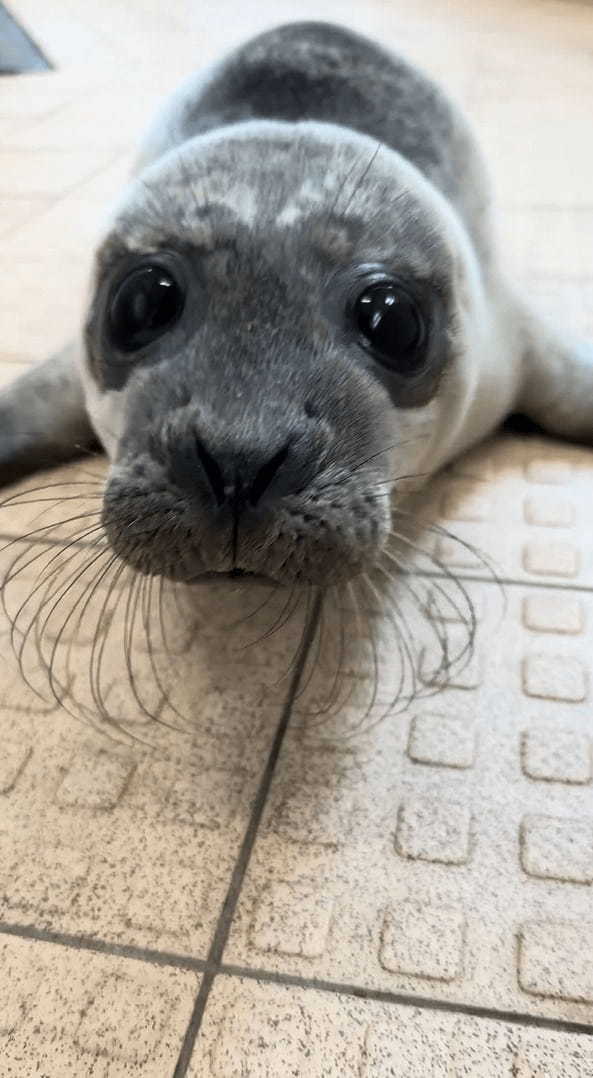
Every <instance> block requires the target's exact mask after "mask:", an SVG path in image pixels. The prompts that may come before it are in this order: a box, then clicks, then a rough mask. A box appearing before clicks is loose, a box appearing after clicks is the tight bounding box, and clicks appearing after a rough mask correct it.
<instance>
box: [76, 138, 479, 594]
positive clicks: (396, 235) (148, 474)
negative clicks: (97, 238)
mask: <svg viewBox="0 0 593 1078" xmlns="http://www.w3.org/2000/svg"><path fill="white" fill-rule="evenodd" d="M455 222H456V219H455V218H454V215H453V214H452V213H451V211H450V210H449V209H448V208H447V204H446V202H445V200H444V199H442V198H441V197H440V196H439V195H438V194H437V192H436V191H435V190H434V189H433V188H432V187H431V185H430V184H429V183H428V182H427V181H425V180H423V179H422V177H421V176H420V174H419V173H418V172H417V171H416V169H414V167H413V166H411V165H409V164H407V163H406V162H405V161H404V160H403V159H402V158H401V157H399V155H397V154H396V153H394V152H392V151H391V150H389V149H387V148H386V147H384V146H380V147H379V146H378V145H377V144H376V143H375V142H373V141H372V140H370V139H368V138H367V137H366V136H363V135H358V134H356V133H354V132H352V133H350V132H345V131H344V130H343V129H341V128H337V127H332V126H331V125H323V124H315V123H302V124H296V125H295V124H290V125H289V124H281V123H271V122H261V123H260V122H257V123H256V122H253V123H248V124H244V125H237V126H236V127H235V128H232V127H227V128H226V129H221V130H220V131H218V132H217V133H214V134H211V135H206V136H200V137H197V138H195V139H193V140H192V141H190V142H187V143H185V144H184V145H183V146H181V147H180V148H177V149H174V150H171V151H170V152H169V153H168V154H167V155H166V156H164V157H163V158H162V159H160V160H159V161H158V162H156V163H155V164H154V165H152V166H150V167H149V168H148V169H147V170H146V171H144V172H143V173H142V174H141V176H140V177H139V178H138V179H136V180H135V181H134V182H133V183H132V185H131V186H130V187H129V188H128V189H127V191H126V193H125V195H124V198H123V200H122V202H121V203H120V204H119V206H118V208H117V210H116V212H115V215H114V218H113V221H112V225H111V227H110V231H109V234H108V236H107V238H106V239H105V241H104V243H103V244H102V246H101V248H100V250H99V253H98V257H97V262H96V269H95V284H94V296H93V301H92V304H91V309H90V313H89V317H88V321H87V325H86V331H85V340H86V349H85V352H86V355H85V360H84V362H85V365H86V367H85V386H86V394H87V407H88V410H89V413H90V415H91V417H92V420H93V423H94V425H95V427H96V429H97V432H98V434H99V436H100V438H101V440H102V442H103V443H104V445H105V446H106V448H107V450H108V453H109V455H110V458H111V470H110V475H109V479H108V483H107V487H106V492H105V499H104V510H103V519H104V524H105V527H106V531H107V534H108V537H109V540H110V542H111V544H112V546H113V548H114V550H115V551H116V552H117V553H119V554H120V555H121V556H122V557H123V558H124V559H125V560H126V561H127V562H129V563H130V564H132V565H133V566H135V567H136V568H137V569H138V570H140V571H141V572H144V573H149V574H162V575H164V576H168V577H171V578H175V579H179V580H185V581H190V580H196V579H198V578H200V577H204V576H211V575H212V574H235V575H238V576H240V575H247V574H255V575H257V576H264V577H266V578H269V579H271V580H273V581H276V582H278V583H281V584H284V583H286V584H292V583H305V584H307V583H309V584H311V583H315V584H320V583H331V582H334V581H338V580H341V579H347V578H349V577H352V576H354V575H356V574H358V573H360V572H361V571H363V570H364V569H368V568H369V567H370V566H372V564H373V563H374V562H375V560H376V559H377V558H378V557H379V555H380V553H381V551H382V550H383V548H384V546H385V544H386V542H387V539H388V536H389V533H390V528H391V495H392V491H393V488H394V487H395V488H396V489H397V481H398V478H399V477H409V476H411V475H414V474H417V473H420V472H422V470H423V466H424V464H425V462H426V461H427V460H428V459H430V461H431V467H434V466H436V464H438V459H437V457H436V456H435V452H434V444H435V440H438V439H439V438H443V436H444V420H445V417H446V420H447V424H448V426H449V427H455V424H456V422H457V421H458V418H459V415H460V414H461V411H462V409H463V397H464V393H465V392H466V390H467V381H468V379H467V375H464V376H463V377H461V375H460V366H461V365H462V364H463V362H464V356H465V353H466V351H467V349H466V347H465V345H464V343H463V341H464V334H465V332H466V321H465V306H464V305H465V304H466V303H467V302H468V301H467V295H468V289H469V288H470V283H468V282H469V281H470V277H471V273H470V270H468V258H469V255H467V252H466V251H465V249H464V247H463V243H462V239H460V237H463V231H462V229H461V226H459V225H456V223H455Z"/></svg>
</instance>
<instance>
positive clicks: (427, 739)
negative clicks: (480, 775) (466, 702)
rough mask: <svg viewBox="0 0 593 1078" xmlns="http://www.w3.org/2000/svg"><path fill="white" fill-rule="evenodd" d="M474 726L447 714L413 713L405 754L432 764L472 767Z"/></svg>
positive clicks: (417, 760)
mask: <svg viewBox="0 0 593 1078" xmlns="http://www.w3.org/2000/svg"><path fill="white" fill-rule="evenodd" d="M475 747H476V734H475V728H474V725H473V724H472V723H471V722H468V721H467V720H466V719H463V718H456V717H455V716H452V715H447V714H438V713H437V714H423V715H416V716H415V717H414V718H413V719H412V722H411V725H410V738H409V741H408V756H409V757H410V759H411V760H414V761H415V762H416V763H419V764H432V765H433V766H434V767H471V766H472V764H473V762H474V756H475Z"/></svg>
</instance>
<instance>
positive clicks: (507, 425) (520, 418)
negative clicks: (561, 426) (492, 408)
mask: <svg viewBox="0 0 593 1078" xmlns="http://www.w3.org/2000/svg"><path fill="white" fill-rule="evenodd" d="M502 429H503V430H506V431H508V432H509V433H510V434H528V435H529V434H537V435H539V436H545V431H544V429H543V427H540V426H539V424H538V423H536V422H535V421H534V420H533V419H530V418H529V416H526V415H521V414H520V413H519V412H513V413H512V415H510V416H508V417H507V419H505V421H504V423H503V425H502Z"/></svg>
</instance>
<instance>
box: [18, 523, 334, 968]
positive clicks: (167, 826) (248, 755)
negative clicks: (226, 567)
mask: <svg viewBox="0 0 593 1078" xmlns="http://www.w3.org/2000/svg"><path fill="white" fill-rule="evenodd" d="M31 508H34V509H35V511H36V512H37V513H38V512H39V506H38V505H36V506H34V507H31ZM41 508H42V509H43V506H42V507H41ZM15 551H16V556H17V557H18V556H20V554H19V551H20V546H19V544H14V545H11V546H10V547H6V548H5V551H4V555H2V554H1V553H0V574H2V572H6V565H8V571H9V572H12V573H13V574H14V575H13V576H12V578H11V579H10V580H9V583H8V584H7V585H6V586H5V589H4V601H5V602H6V604H7V609H9V610H11V611H13V612H16V613H15V616H16V614H18V611H19V610H21V611H22V617H23V621H22V622H21V621H20V620H19V617H17V632H16V635H15V638H14V640H13V644H14V645H15V646H16V647H17V650H18V649H20V648H21V636H20V635H19V633H20V632H21V631H22V632H23V634H24V637H23V638H24V639H25V646H24V648H23V649H22V653H21V662H22V667H23V674H24V675H25V676H26V677H27V679H28V680H29V682H30V687H27V685H26V684H25V682H24V680H23V674H21V672H20V671H19V668H18V661H17V657H16V656H15V655H14V654H13V649H12V646H11V642H10V637H9V635H8V634H7V628H8V626H7V625H6V624H4V623H3V622H2V621H1V619H0V631H2V630H3V631H4V634H5V635H4V638H3V644H2V659H1V660H0V664H1V665H2V668H3V677H2V681H1V683H0V684H1V690H0V732H1V737H2V742H3V744H4V746H5V751H4V753H3V755H2V760H1V761H0V800H1V801H2V806H1V807H2V812H1V820H0V920H4V921H17V922H18V921H19V920H22V919H26V921H27V922H30V921H31V919H33V920H34V922H35V923H37V924H40V925H43V926H45V927H48V928H51V929H52V930H54V931H65V932H69V933H81V934H84V935H91V936H103V937H106V938H108V939H112V940H115V941H119V942H122V941H125V942H133V943H136V944H138V945H144V946H150V947H155V946H159V945H160V946H162V947H164V948H165V949H166V950H170V949H175V950H180V951H186V952H189V953H193V954H198V955H203V954H205V953H206V950H207V948H208V944H209V940H210V937H211V933H212V931H213V928H214V925H215V923H216V919H217V917H218V914H219V911H220V908H221V905H222V902H223V899H224V895H225V893H226V888H227V886H228V881H229V877H230V873H231V871H232V867H233V863H234V859H235V856H236V853H237V850H238V847H239V843H240V841H241V838H242V836H243V833H244V830H245V827H246V824H247V820H248V817H249V813H250V811H251V805H252V799H253V796H254V792H255V789H256V787H257V784H258V781H259V776H260V774H261V771H262V768H263V766H264V763H265V760H266V758H267V751H268V746H269V744H270V740H271V738H272V736H273V732H274V729H275V724H276V722H277V719H278V716H279V713H280V708H281V705H282V700H283V696H284V693H285V692H286V683H283V682H282V680H281V679H280V684H279V685H278V686H277V687H274V684H273V683H274V681H278V678H279V674H280V673H281V671H282V670H286V669H288V667H289V664H290V658H291V657H292V655H293V654H294V648H295V646H296V642H298V639H299V634H300V632H301V629H300V628H299V627H298V625H297V624H296V623H295V624H294V626H293V629H289V630H288V635H285V636H284V639H283V645H282V648H284V650H282V648H280V649H279V646H278V643H277V641H276V640H274V639H273V638H271V640H270V644H269V645H266V644H264V645H263V646H261V647H259V648H258V649H257V652H256V653H255V652H254V650H253V649H250V648H247V647H245V643H246V639H245V631H243V630H242V629H241V628H240V626H239V627H238V628H237V630H236V631H235V633H233V632H232V631H230V630H229V629H228V628H227V629H226V631H225V635H226V638H227V639H228V641H229V649H230V650H229V652H228V653H226V654H224V655H223V652H222V650H221V638H220V632H219V631H217V630H216V625H217V624H218V625H219V626H220V625H222V624H225V625H227V626H228V625H229V624H230V623H232V622H240V621H241V620H242V619H241V617H240V615H241V614H242V615H244V614H245V602H246V601H247V603H250V602H252V604H253V608H255V607H257V606H258V605H259V606H261V595H259V594H258V596H253V597H252V599H251V600H250V599H249V598H247V600H246V598H245V595H244V594H243V597H241V596H240V595H238V594H235V593H233V594H229V596H228V600H227V601H226V602H225V600H224V597H222V598H221V597H220V596H218V598H217V604H216V610H214V611H212V610H211V609H210V605H209V603H208V600H207V594H206V593H205V592H203V591H202V590H200V595H199V597H196V598H195V601H194V597H193V595H192V594H191V593H190V594H189V595H188V594H185V593H183V594H181V593H180V594H178V595H175V596H172V595H170V596H169V599H167V597H166V596H165V598H164V601H163V607H162V613H163V621H162V624H163V626H164V628H165V631H166V632H167V631H168V629H170V630H171V632H170V633H168V635H169V642H170V643H171V644H172V645H173V646H172V648H171V650H167V648H164V647H162V648H161V649H159V647H158V646H156V642H155V646H154V647H153V648H152V649H148V648H147V646H146V640H144V645H145V646H144V647H142V646H135V645H136V643H138V645H139V641H138V640H137V638H136V637H134V636H132V637H131V642H132V644H133V647H132V653H131V655H130V657H129V669H128V668H127V663H126V660H125V658H124V656H125V654H126V644H125V636H126V630H125V624H126V617H125V603H119V605H117V606H110V605H109V596H110V594H113V597H114V598H115V595H116V594H117V593H116V592H114V593H112V592H111V591H110V589H109V586H108V580H107V581H103V582H102V584H101V586H99V587H97V588H96V590H95V591H94V595H93V594H92V593H91V595H89V590H88V589H89V586H90V584H92V582H93V578H92V577H91V580H90V584H89V582H83V583H82V584H81V587H80V589H79V590H78V591H77V590H76V588H75V587H74V586H73V585H72V579H71V578H72V575H73V574H77V573H78V568H77V566H78V565H79V564H80V562H79V560H78V559H79V556H80V558H82V559H83V562H82V564H84V559H85V558H88V557H89V554H88V551H87V552H86V553H85V552H84V549H83V548H81V551H80V552H78V553H76V554H73V553H72V549H69V550H68V552H67V555H64V556H62V555H61V554H60V550H59V547H57V546H47V547H45V548H44V547H39V546H37V547H32V548H29V547H23V551H25V552H26V561H25V562H24V563H23V564H24V569H23V573H22V574H19V573H18V572H17V570H18V568H19V565H20V562H18V561H17V562H16V567H15V561H14V559H15ZM3 557H4V563H3V562H2V559H3ZM92 557H93V558H95V559H96V557H97V555H96V553H94V554H93V555H92ZM33 558H35V559H36V560H35V561H32V559H33ZM7 559H9V560H8V561H7ZM64 560H65V564H66V569H65V573H66V575H65V576H64V575H62V572H63V570H62V567H61V563H62V561H64ZM10 566H12V569H10ZM36 574H37V575H39V574H40V575H41V582H42V584H43V586H42V587H39V582H37V583H36ZM52 574H53V576H52ZM69 579H70V584H68V580H69ZM48 585H49V592H48V591H47V587H48ZM66 586H67V589H68V590H67V596H68V599H67V602H66V603H65V606H64V607H63V608H62V609H60V611H59V614H58V611H57V610H56V615H55V620H54V617H53V615H52V613H51V611H52V610H53V609H54V608H56V607H60V603H59V602H58V601H57V598H56V596H59V595H60V593H61V592H60V589H62V591H64V590H65V588H66ZM93 598H94V600H95V602H93V601H92V599H93ZM204 603H205V604H206V605H205V606H204ZM48 604H49V610H48ZM81 609H85V611H86V614H88V620H87V619H86V614H85V617H83V619H82V622H79V621H78V620H77V615H78V613H79V611H80V610H81ZM72 615H74V617H73V616H72ZM98 616H100V618H101V620H102V622H103V623H104V624H103V629H102V632H101V633H100V634H99V635H98V636H97V634H96V623H97V617H98ZM269 616H271V617H272V618H273V616H274V614H273V611H271V612H270V611H269V612H268V613H267V614H266V615H265V617H264V622H263V623H261V624H258V621H257V617H256V618H252V619H251V620H248V622H247V626H248V630H246V631H248V634H249V638H250V639H251V638H252V637H253V638H254V639H257V637H258V634H259V635H260V636H261V635H265V628H266V627H267V626H268V625H269V622H268V617H269ZM276 616H277V615H276ZM35 617H37V618H38V622H37V626H38V628H37V635H35V634H33V633H31V632H29V635H28V638H27V635H26V634H27V627H28V625H29V624H30V622H31V620H32V619H33V618H35ZM67 618H71V624H70V626H69V628H70V629H72V632H63V631H62V627H63V624H64V621H65V619H67ZM217 619H218V621H217ZM297 620H298V619H297ZM205 625H208V628H209V630H212V629H213V630H214V631H210V632H209V634H206V635H203V633H202V629H203V627H204V626H205ZM242 633H243V635H242ZM293 633H294V635H293ZM141 635H142V634H141ZM95 639H97V640H98V641H99V642H100V650H99V651H96V650H94V647H95V645H94V641H95ZM27 640H28V642H27ZM93 655H94V656H95V657H94V658H93ZM99 655H101V659H99ZM50 667H51V670H52V676H51V681H50V679H49V677H48V673H47V671H48V669H49V668H50ZM231 667H232V669H233V670H234V671H235V675H234V677H229V670H230V669H231ZM54 694H55V695H54ZM58 699H61V700H63V703H64V708H63V709H60V708H59V707H58ZM184 704H185V705H186V710H185V712H182V711H181V708H182V706H183V705H184ZM151 709H154V715H153V716H152V717H151V715H150V714H149V712H150V710H151ZM183 714H185V715H186V716H188V717H187V718H186V719H184V718H182V715H183ZM46 716H47V717H48V720H49V721H45V719H46ZM75 718H78V719H79V720H82V721H79V722H75V721H74V720H75ZM93 726H94V728H95V729H93ZM106 735H107V736H106ZM320 826H322V827H323V828H326V829H327V827H328V826H331V825H330V824H328V821H327V819H326V818H325V817H323V816H321V817H320ZM336 826H337V824H336ZM40 866H41V868H40ZM171 881H174V885H173V886H172V882H171Z"/></svg>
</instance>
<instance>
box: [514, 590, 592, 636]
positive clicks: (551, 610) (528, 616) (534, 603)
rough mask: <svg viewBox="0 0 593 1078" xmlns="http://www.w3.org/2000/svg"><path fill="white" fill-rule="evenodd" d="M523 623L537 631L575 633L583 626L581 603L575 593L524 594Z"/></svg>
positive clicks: (581, 629) (580, 630) (527, 627)
mask: <svg viewBox="0 0 593 1078" xmlns="http://www.w3.org/2000/svg"><path fill="white" fill-rule="evenodd" d="M523 624H524V625H525V628H526V629H531V630H532V631H533V632H537V633H566V634H577V633H580V632H582V631H583V627H584V616H583V604H582V602H581V600H580V599H579V598H578V597H577V596H576V595H570V594H567V593H562V592H561V591H554V592H551V593H548V594H545V595H544V594H542V595H526V596H525V598H524V600H523Z"/></svg>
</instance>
